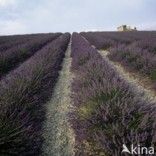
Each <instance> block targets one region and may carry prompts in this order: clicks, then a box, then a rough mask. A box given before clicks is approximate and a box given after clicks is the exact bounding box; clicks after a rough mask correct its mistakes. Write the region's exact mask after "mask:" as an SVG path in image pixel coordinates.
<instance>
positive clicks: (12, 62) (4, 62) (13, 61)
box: [0, 33, 60, 78]
mask: <svg viewBox="0 0 156 156" xmlns="http://www.w3.org/2000/svg"><path fill="white" fill-rule="evenodd" d="M28 36H29V37H28ZM28 36H26V37H25V36H24V37H23V38H22V37H21V40H19V39H17V40H16V37H15V41H12V44H13V45H12V44H11V45H12V47H10V42H8V43H6V44H8V46H9V47H10V48H8V49H6V50H3V51H0V78H1V77H2V76H3V75H5V74H6V73H8V72H9V71H10V70H12V69H14V68H15V67H17V66H18V65H19V64H20V63H22V62H23V61H25V60H26V59H27V58H29V57H30V56H32V55H33V54H34V53H35V52H37V51H38V50H39V49H41V48H42V47H43V46H45V45H46V44H47V43H48V42H50V41H52V40H54V39H56V38H57V37H58V36H60V34H59V33H56V34H46V35H28ZM16 41H17V43H16Z"/></svg>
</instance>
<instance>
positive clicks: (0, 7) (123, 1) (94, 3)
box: [0, 0, 156, 35]
mask: <svg viewBox="0 0 156 156" xmlns="http://www.w3.org/2000/svg"><path fill="white" fill-rule="evenodd" d="M121 24H128V25H131V26H136V27H138V28H139V29H140V30H156V0H31V1H29V0H0V35H2V34H24V33H42V32H66V31H68V32H73V31H78V32H79V31H90V30H91V31H93V30H98V31H108V30H110V31H112V30H116V27H117V26H119V25H121Z"/></svg>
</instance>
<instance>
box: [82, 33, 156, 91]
mask: <svg viewBox="0 0 156 156" xmlns="http://www.w3.org/2000/svg"><path fill="white" fill-rule="evenodd" d="M83 35H84V36H85V37H86V38H87V39H88V40H89V41H90V42H91V44H94V45H95V46H97V48H98V49H101V48H104V49H107V48H109V51H110V55H109V58H110V59H111V60H113V61H117V62H120V63H121V64H122V65H124V66H125V67H126V68H127V69H128V70H130V71H135V72H139V73H140V74H141V75H142V76H146V77H148V78H149V79H150V80H151V81H152V83H153V88H154V89H156V32H105V33H104V32H103V33H102V32H101V33H100V32H97V33H86V34H85V33H83ZM123 37H125V38H124V40H125V41H126V43H127V40H129V42H128V43H129V44H126V43H125V42H122V39H123ZM114 38H115V39H116V40H114Z"/></svg>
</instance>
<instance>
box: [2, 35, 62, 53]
mask: <svg viewBox="0 0 156 156" xmlns="http://www.w3.org/2000/svg"><path fill="white" fill-rule="evenodd" d="M53 35H54V34H52V33H50V34H30V35H13V36H8V39H5V37H4V36H3V37H0V39H1V38H2V39H3V42H2V43H0V52H2V51H6V50H7V49H9V48H12V47H15V46H16V45H19V44H22V43H25V42H28V41H30V40H32V39H33V40H34V39H35V38H36V39H37V38H42V37H43V38H45V36H49V37H50V36H53ZM55 35H58V36H59V35H61V33H55Z"/></svg>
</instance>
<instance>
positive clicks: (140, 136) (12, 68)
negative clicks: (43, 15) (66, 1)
mask: <svg viewBox="0 0 156 156" xmlns="http://www.w3.org/2000/svg"><path fill="white" fill-rule="evenodd" d="M155 119H156V32H155V31H146V32H145V31H138V32H81V33H76V32H75V33H73V34H72V35H71V34H70V33H49V34H31V35H13V36H0V156H39V155H41V156H122V155H123V156H127V155H128V154H127V153H125V152H122V150H123V148H124V146H123V145H126V146H127V147H130V146H131V145H132V144H133V145H134V146H137V145H138V144H139V147H146V148H147V150H149V149H150V148H151V147H153V148H156V121H155ZM147 150H146V149H144V151H142V152H143V155H146V154H147V155H154V153H153V152H155V151H152V150H151V151H150V152H151V153H147V152H149V151H147ZM137 154H138V153H137ZM137 154H136V155H137Z"/></svg>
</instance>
